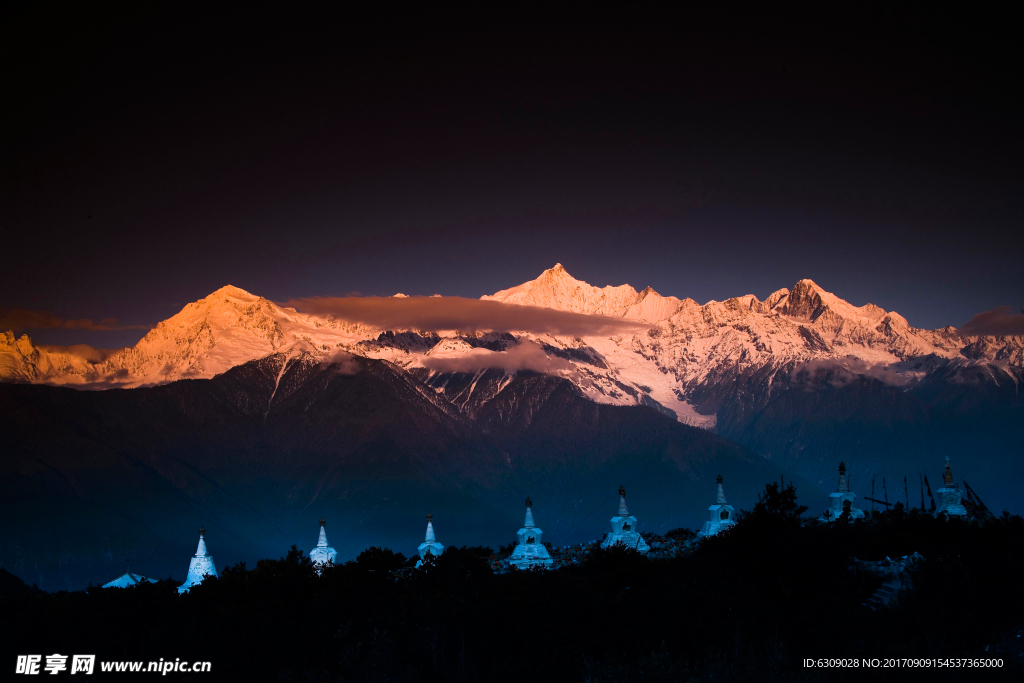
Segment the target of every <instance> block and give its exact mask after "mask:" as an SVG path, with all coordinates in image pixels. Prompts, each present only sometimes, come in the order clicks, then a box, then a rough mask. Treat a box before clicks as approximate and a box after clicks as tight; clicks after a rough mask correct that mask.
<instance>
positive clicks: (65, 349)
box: [38, 344, 121, 363]
mask: <svg viewBox="0 0 1024 683" xmlns="http://www.w3.org/2000/svg"><path fill="white" fill-rule="evenodd" d="M38 348H40V349H42V350H43V351H46V352H47V353H64V354H67V355H69V356H78V357H79V358H82V359H84V360H87V361H89V362H90V363H102V362H103V361H105V360H106V359H108V358H110V357H111V356H112V355H114V354H115V353H117V352H118V351H120V350H121V349H98V348H96V347H95V346H89V345H88V344H72V345H71V346H58V345H56V344H39V345H38Z"/></svg>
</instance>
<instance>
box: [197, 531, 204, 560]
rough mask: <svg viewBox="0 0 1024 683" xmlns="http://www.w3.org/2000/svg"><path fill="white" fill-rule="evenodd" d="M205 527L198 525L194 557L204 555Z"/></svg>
mask: <svg viewBox="0 0 1024 683" xmlns="http://www.w3.org/2000/svg"><path fill="white" fill-rule="evenodd" d="M205 534H206V529H204V528H203V527H199V545H198V547H196V557H206V539H205V538H204V535H205Z"/></svg>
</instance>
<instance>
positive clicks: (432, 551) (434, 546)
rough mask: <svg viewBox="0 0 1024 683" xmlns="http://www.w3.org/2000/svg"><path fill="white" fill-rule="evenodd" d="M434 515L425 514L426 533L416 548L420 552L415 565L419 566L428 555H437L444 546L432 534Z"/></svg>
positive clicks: (442, 550) (441, 551)
mask: <svg viewBox="0 0 1024 683" xmlns="http://www.w3.org/2000/svg"><path fill="white" fill-rule="evenodd" d="M433 519H434V515H427V535H426V537H424V539H423V543H420V545H419V547H418V548H416V550H417V551H418V552H419V554H420V559H419V560H417V561H416V566H417V567H418V566H420V565H421V564H423V562H424V561H425V560H426V559H427V558H428V557H437V556H438V555H440V554H441V553H443V552H444V546H443V545H441V544H440V543H438V542H437V538H436V537H435V536H434V522H433V521H432V520H433Z"/></svg>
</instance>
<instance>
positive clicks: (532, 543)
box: [508, 498, 554, 569]
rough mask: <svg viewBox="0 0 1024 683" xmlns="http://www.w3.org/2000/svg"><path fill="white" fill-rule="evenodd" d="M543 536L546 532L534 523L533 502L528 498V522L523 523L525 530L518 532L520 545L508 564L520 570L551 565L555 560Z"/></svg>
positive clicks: (517, 545)
mask: <svg viewBox="0 0 1024 683" xmlns="http://www.w3.org/2000/svg"><path fill="white" fill-rule="evenodd" d="M543 535H544V532H543V531H541V530H540V529H538V528H537V526H536V525H535V524H534V523H533V501H531V500H530V499H529V498H527V499H526V521H525V522H523V528H522V529H520V530H519V531H518V532H516V536H517V537H518V538H519V543H518V544H516V547H515V549H514V550H513V551H512V557H511V558H509V561H508V563H509V564H510V565H512V566H514V567H518V568H519V569H529V568H530V567H547V566H549V565H551V564H552V563H553V562H554V560H552V559H551V555H550V554H549V553H548V549H547V548H545V547H544V544H543V543H542V542H541V537H542V536H543Z"/></svg>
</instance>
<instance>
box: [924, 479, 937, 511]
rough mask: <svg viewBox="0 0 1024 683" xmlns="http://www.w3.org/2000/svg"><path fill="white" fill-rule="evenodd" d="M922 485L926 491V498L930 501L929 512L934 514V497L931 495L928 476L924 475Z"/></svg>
mask: <svg viewBox="0 0 1024 683" xmlns="http://www.w3.org/2000/svg"><path fill="white" fill-rule="evenodd" d="M924 485H925V488H927V489H928V498H929V500H931V511H932V512H935V496H933V495H932V485H931V484H929V483H928V475H927V474H926V475H924Z"/></svg>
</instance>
